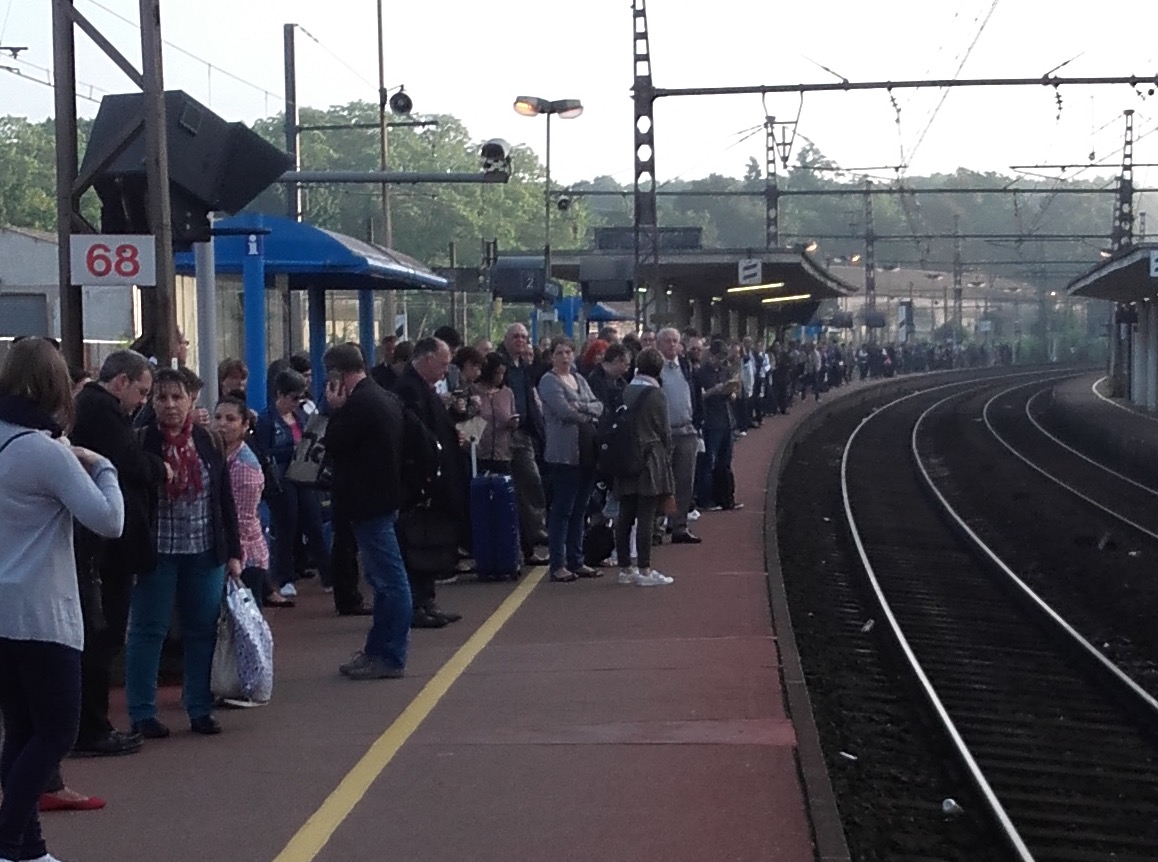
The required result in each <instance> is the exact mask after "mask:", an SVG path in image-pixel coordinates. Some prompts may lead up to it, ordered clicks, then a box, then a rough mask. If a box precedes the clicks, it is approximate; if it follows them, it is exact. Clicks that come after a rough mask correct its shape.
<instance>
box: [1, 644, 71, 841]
mask: <svg viewBox="0 0 1158 862" xmlns="http://www.w3.org/2000/svg"><path fill="white" fill-rule="evenodd" d="M0 712H3V714H4V748H3V751H2V752H0V787H2V788H3V790H4V800H3V802H0V857H2V858H4V859H36V858H39V857H41V856H44V855H45V854H46V853H47V852H48V850H47V849H46V848H45V846H44V836H43V835H42V834H41V832H40V818H39V816H38V814H37V803H38V801H39V800H40V794H41V793H44V792H45V790H46V787H47V786H48V783H49V781H50V780H51V778H52V776H53V775H56V774H57V773H58V770H59V768H60V760H61V758H62V757H64V756H65V755H66V754H68V751H69V749H70V748H72V745H73V743H74V742H75V741H76V730H77V727H78V726H79V724H80V650H76V649H72V648H71V647H67V646H65V645H64V644H58V643H49V642H47V641H18V640H9V639H8V638H0Z"/></svg>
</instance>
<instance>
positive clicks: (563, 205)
mask: <svg viewBox="0 0 1158 862" xmlns="http://www.w3.org/2000/svg"><path fill="white" fill-rule="evenodd" d="M555 206H557V207H558V208H559V212H561V213H565V212H567V210H569V209H571V198H569V197H567V196H566V195H564V196H563V197H561V198H559V200H557V201H556V202H555Z"/></svg>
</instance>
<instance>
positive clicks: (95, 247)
mask: <svg viewBox="0 0 1158 862" xmlns="http://www.w3.org/2000/svg"><path fill="white" fill-rule="evenodd" d="M69 258H70V260H71V263H72V282H73V284H85V285H110V284H119V285H126V284H135V285H138V286H151V285H154V284H156V283H157V272H156V270H157V266H156V252H155V246H154V243H153V237H152V236H142V235H136V234H84V235H74V236H72V237H70V244H69Z"/></svg>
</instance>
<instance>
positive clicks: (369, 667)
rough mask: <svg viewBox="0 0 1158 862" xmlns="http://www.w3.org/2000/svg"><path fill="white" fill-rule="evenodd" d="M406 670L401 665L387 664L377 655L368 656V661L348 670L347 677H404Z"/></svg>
mask: <svg viewBox="0 0 1158 862" xmlns="http://www.w3.org/2000/svg"><path fill="white" fill-rule="evenodd" d="M405 675H406V671H405V670H403V669H402V668H400V667H395V666H394V665H389V664H386V662H385V661H383V660H382V659H380V658H378V657H377V656H371V657H366V661H365V662H362V663H361V664H359V665H358V666H357V667H351V668H350V669H349V671H347V672H346V679H353V680H363V679H402V677H404V676H405Z"/></svg>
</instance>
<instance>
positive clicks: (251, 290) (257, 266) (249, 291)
mask: <svg viewBox="0 0 1158 862" xmlns="http://www.w3.org/2000/svg"><path fill="white" fill-rule="evenodd" d="M253 226H254V227H261V216H256V217H255V223H254V224H253ZM264 246H265V236H264V235H263V234H260V233H251V234H249V235H248V236H247V237H246V238H245V256H244V257H243V258H242V261H241V286H242V297H243V299H242V301H243V308H244V314H245V364H246V365H248V366H249V371H250V374H249V385H248V387H247V388H246V393H245V394H246V395H247V396H248V400H249V406H250V407H252V408H253V409H254V410H256V411H258V412H259V413H260V412H261V411H262V410H264V409H265V406H266V401H267V400H268V395H269V392H268V390H267V388H266V375H265V368H266V364H267V362H268V361H269V360H268V349H267V347H266V334H265V247H264ZM312 304H313V303H311V305H312ZM312 322H313V321H312V320H311V323H312ZM310 329H311V331H310V340H311V342H312V341H313V327H311V328H310Z"/></svg>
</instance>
